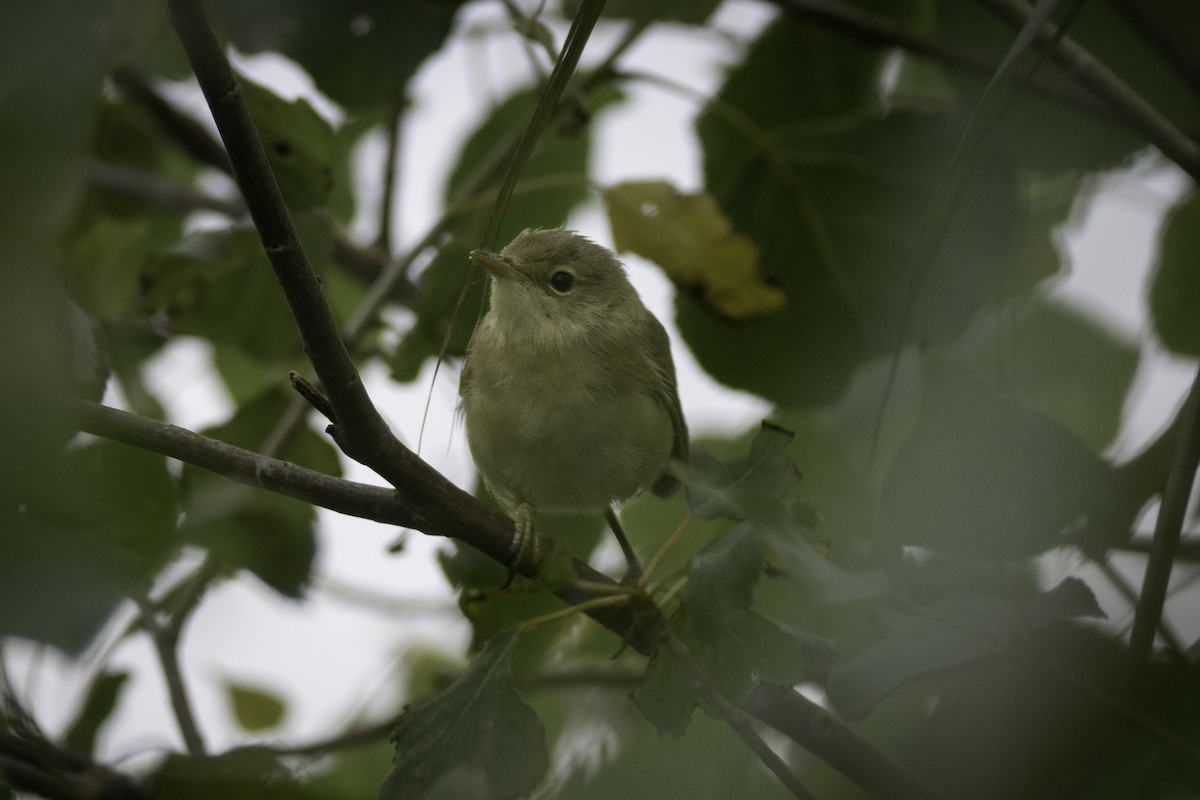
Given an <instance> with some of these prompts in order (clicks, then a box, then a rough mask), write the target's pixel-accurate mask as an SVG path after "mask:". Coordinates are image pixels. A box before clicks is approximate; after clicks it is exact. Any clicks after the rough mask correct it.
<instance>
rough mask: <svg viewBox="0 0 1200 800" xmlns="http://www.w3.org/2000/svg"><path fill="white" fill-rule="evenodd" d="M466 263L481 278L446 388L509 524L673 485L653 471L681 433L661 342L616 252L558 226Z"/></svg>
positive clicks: (680, 446) (680, 441)
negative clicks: (488, 289)
mask: <svg viewBox="0 0 1200 800" xmlns="http://www.w3.org/2000/svg"><path fill="white" fill-rule="evenodd" d="M471 257H472V258H473V259H474V260H475V261H477V262H478V263H480V264H482V265H483V266H484V267H486V268H487V269H488V271H489V272H491V274H492V278H493V279H492V295H491V303H490V308H489V310H488V312H487V314H486V315H485V316H484V317H483V319H482V320H481V321H480V323H479V326H478V328H476V331H475V334H474V335H473V336H472V338H471V342H470V345H469V346H468V348H467V360H466V363H465V364H464V366H463V373H462V379H461V383H460V385H459V392H460V394H461V395H462V402H463V411H464V415H465V419H466V429H467V443H468V444H469V446H470V448H471V454H472V456H473V457H474V459H475V463H476V466H478V468H479V470H480V472H481V473H482V475H483V477H484V479H485V480H486V481H487V483H488V486H489V487H490V488H491V489H492V490H493V492H494V493H495V494H496V495H497V496H498V497H500V499H501V500H502V501H503V502H504V503H505V504H506V505H508V506H509V507H510V508H513V509H516V510H517V512H518V513H517V524H518V528H520V527H521V526H522V525H523V524H524V525H525V526H526V527H527V528H528V527H530V526H531V524H532V521H531V520H532V511H533V508H536V509H539V510H543V511H606V510H608V509H610V508H611V506H612V505H613V504H615V503H620V502H623V501H625V500H628V499H629V498H630V497H632V496H633V495H635V494H637V493H638V492H639V491H641V490H642V489H644V488H646V487H648V486H651V485H653V487H654V490H655V491H656V492H657V493H668V492H669V491H670V490H671V489H672V488H674V483H675V482H674V479H673V478H672V477H671V476H670V475H669V474H666V472H665V470H666V468H667V465H668V463H669V461H670V459H671V458H672V457H674V458H678V459H686V458H687V448H688V437H687V425H686V424H685V422H684V419H683V412H682V410H681V409H680V405H679V394H678V391H677V389H676V384H675V367H674V364H673V362H672V360H671V350H670V345H669V342H668V339H667V334H666V331H665V330H663V327H662V325H661V324H660V323H659V321H658V320H657V319H655V318H654V316H653V315H652V314H651V313H650V312H649V311H648V310H647V309H646V307H645V306H644V305H643V304H642V301H641V299H640V298H639V297H638V295H637V292H636V291H635V290H634V288H633V286H632V285H631V284H630V283H629V280H628V278H627V277H626V275H625V270H624V268H623V267H622V265H621V263H620V262H619V261H618V260H617V259H616V257H615V256H614V255H613V254H612V253H611V252H610V251H609V250H608V249H606V248H604V247H602V246H600V245H598V244H596V243H595V242H592V241H591V240H589V239H587V238H585V237H583V236H580V235H579V234H576V233H573V232H570V231H563V230H527V231H524V232H523V233H521V234H520V235H518V236H517V237H516V238H515V239H514V240H513V241H512V243H510V244H509V245H508V246H507V247H505V248H504V250H503V251H501V253H500V254H499V255H496V254H492V253H485V252H481V251H476V252H474V253H472V254H471ZM609 518H610V522H611V523H612V524H614V526H616V522H615V517H612V516H611V515H609ZM615 532H616V530H615ZM518 533H520V531H518ZM617 535H618V538H619V539H623V534H621V533H619V532H618V533H617ZM519 538H520V536H518V539H519ZM622 546H623V547H624V546H625V543H624V542H622ZM627 555H628V551H627ZM634 566H636V565H635V564H634V563H633V561H631V568H633V567H634Z"/></svg>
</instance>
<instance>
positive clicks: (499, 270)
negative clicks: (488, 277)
mask: <svg viewBox="0 0 1200 800" xmlns="http://www.w3.org/2000/svg"><path fill="white" fill-rule="evenodd" d="M471 260H472V261H474V262H475V263H476V264H478V265H479V266H481V267H483V268H484V269H486V270H487V271H488V272H490V273H492V275H494V276H495V277H497V278H499V279H501V280H509V279H511V278H515V277H517V271H516V270H515V269H513V265H512V262H511V261H509V260H508V259H507V258H505V257H504V256H502V255H500V254H499V253H492V252H490V251H488V250H472V251H471Z"/></svg>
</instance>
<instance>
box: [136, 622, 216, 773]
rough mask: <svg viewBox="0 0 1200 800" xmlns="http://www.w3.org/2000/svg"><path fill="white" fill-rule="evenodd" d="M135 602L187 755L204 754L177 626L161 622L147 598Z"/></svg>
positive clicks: (202, 739) (204, 750)
mask: <svg viewBox="0 0 1200 800" xmlns="http://www.w3.org/2000/svg"><path fill="white" fill-rule="evenodd" d="M138 605H139V607H140V608H141V612H142V628H144V629H145V631H146V632H147V633H148V634H150V639H151V641H153V642H154V650H155V652H156V653H158V660H159V663H160V665H161V666H162V672H163V678H164V679H165V680H166V682H167V696H168V697H170V699H171V710H172V711H173V712H174V714H175V722H176V724H177V725H178V726H179V734H180V735H181V736H182V737H183V744H184V746H185V747H186V748H187V751H188V755H191V756H203V755H204V754H205V753H206V748H205V746H204V737H203V736H202V735H201V733H200V726H199V724H197V722H196V715H195V713H194V712H193V711H192V702H191V698H190V696H189V694H188V691H187V685H186V684H185V683H184V681H183V671H182V670H181V669H180V667H179V639H178V633H179V628H177V627H173V626H172V627H168V626H166V625H164V624H163V623H162V621H161V620H159V619H158V614H157V613H156V612H155V610H154V608H153V607H152V606H151V605H150V603H149V602H148V601H141V602H139V603H138Z"/></svg>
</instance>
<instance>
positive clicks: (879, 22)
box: [771, 0, 1111, 117]
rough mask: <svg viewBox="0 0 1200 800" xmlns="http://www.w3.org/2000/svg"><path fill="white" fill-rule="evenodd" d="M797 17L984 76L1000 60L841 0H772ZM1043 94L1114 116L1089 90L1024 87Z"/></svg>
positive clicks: (1040, 83) (1045, 84) (1037, 82)
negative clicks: (840, 0)
mask: <svg viewBox="0 0 1200 800" xmlns="http://www.w3.org/2000/svg"><path fill="white" fill-rule="evenodd" d="M771 1H772V2H773V3H774V4H775V5H777V6H779V7H780V8H781V9H783V10H784V11H786V12H787V13H789V14H790V15H791V16H793V17H796V18H797V19H804V20H815V21H818V22H821V23H823V24H825V25H827V26H828V27H830V28H831V29H833V30H837V31H840V32H841V33H843V34H845V35H847V36H850V37H853V38H855V39H858V40H860V41H863V42H867V43H870V44H877V45H880V46H883V47H898V48H900V49H902V50H906V51H908V52H910V53H913V54H915V55H919V56H924V57H925V58H929V59H932V60H934V61H938V62H941V63H943V64H950V65H952V66H955V67H960V68H962V69H965V70H968V71H970V72H973V73H975V74H977V75H980V76H982V77H990V76H991V75H993V74H995V72H996V66H997V64H998V62H997V60H996V59H995V58H993V57H991V56H989V55H985V54H983V53H981V52H980V51H979V50H978V48H975V47H970V46H968V45H964V44H960V43H958V42H954V41H951V40H950V39H948V38H947V37H945V36H931V35H929V34H926V33H923V32H921V31H918V30H915V29H913V28H910V27H908V26H906V25H904V24H902V23H899V22H897V21H895V20H894V19H892V18H890V17H887V16H884V15H883V14H875V13H872V12H870V11H864V10H863V9H861V8H858V7H857V6H852V5H850V4H848V3H844V2H839V0H771ZM1022 88H1023V89H1024V90H1027V91H1029V92H1030V93H1032V94H1037V95H1041V96H1044V97H1048V98H1051V99H1054V100H1058V101H1061V102H1065V103H1069V104H1070V105H1072V106H1076V107H1079V108H1081V109H1083V110H1086V111H1090V112H1093V113H1100V114H1102V115H1104V116H1106V117H1108V116H1111V114H1110V112H1109V111H1108V109H1107V108H1106V107H1105V106H1103V105H1101V104H1099V103H1097V102H1096V101H1095V100H1094V99H1093V98H1092V96H1091V95H1089V94H1088V93H1087V92H1076V91H1070V90H1069V89H1070V87H1069V86H1068V87H1065V88H1064V87H1063V86H1061V85H1059V84H1056V83H1052V82H1049V81H1045V80H1041V79H1034V80H1032V81H1030V82H1029V83H1028V84H1027V85H1025V86H1023V87H1022Z"/></svg>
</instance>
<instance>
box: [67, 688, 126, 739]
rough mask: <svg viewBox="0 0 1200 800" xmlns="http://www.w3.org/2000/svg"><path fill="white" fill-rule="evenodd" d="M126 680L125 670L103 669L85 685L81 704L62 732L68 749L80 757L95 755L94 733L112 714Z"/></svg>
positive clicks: (96, 732)
mask: <svg viewBox="0 0 1200 800" xmlns="http://www.w3.org/2000/svg"><path fill="white" fill-rule="evenodd" d="M128 680H129V673H128V672H103V673H101V674H100V675H98V676H96V679H95V680H94V681H92V684H91V686H90V687H88V693H87V697H85V698H84V701H83V707H82V708H80V709H79V713H78V714H76V715H75V719H74V721H72V722H71V724H70V726H69V727H68V728H67V730H66V733H64V734H63V737H62V738H63V744H64V745H65V746H66V748H67V750H70V751H71V752H72V753H78V754H79V755H83V756H91V755H94V754H95V752H96V736H97V734H98V733H99V732H100V728H101V726H103V725H104V723H105V722H107V721H108V718H109V717H110V716H112V712H113V710H114V709H115V708H116V707H117V701H118V700H119V699H120V696H121V690H122V689H124V688H125V682H126V681H128Z"/></svg>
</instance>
